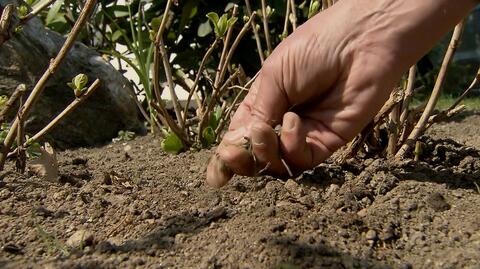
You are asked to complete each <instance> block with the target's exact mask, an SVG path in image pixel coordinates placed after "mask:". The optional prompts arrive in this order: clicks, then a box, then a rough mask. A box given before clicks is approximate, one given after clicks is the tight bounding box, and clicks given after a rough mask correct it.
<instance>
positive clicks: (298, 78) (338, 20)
mask: <svg viewBox="0 0 480 269" xmlns="http://www.w3.org/2000/svg"><path fill="white" fill-rule="evenodd" d="M462 1H463V3H461V4H458V3H457V4H452V2H453V1H450V0H426V1H417V0H403V1H395V0H375V1H361V0H349V1H346V0H344V1H340V2H338V3H337V4H335V5H334V6H333V7H331V8H330V9H328V10H326V11H324V12H322V13H320V14H319V15H317V16H315V17H313V18H312V19H311V20H309V21H307V22H306V23H305V24H304V25H302V26H301V27H299V28H298V29H297V31H295V32H294V33H293V34H292V35H291V36H289V37H288V38H287V39H286V40H285V41H284V42H282V43H281V44H280V45H279V46H278V47H277V48H276V49H275V50H274V52H273V53H272V55H271V56H270V57H269V58H268V59H267V61H266V62H265V64H264V66H263V67H262V69H261V71H260V74H259V76H258V78H257V79H256V81H255V82H254V84H253V85H252V87H251V89H250V91H249V93H248V95H247V96H246V98H245V100H244V101H243V102H242V103H241V104H240V106H239V108H238V110H237V112H236V113H235V115H234V116H233V118H232V121H231V124H230V126H229V130H228V132H227V133H226V134H225V136H224V138H223V140H222V142H221V144H220V145H219V147H218V148H217V153H216V155H215V156H214V158H212V161H211V162H210V164H209V167H208V170H207V182H208V183H209V184H210V185H212V186H217V187H219V186H223V185H224V184H226V182H227V181H228V180H229V179H230V177H231V176H232V173H235V174H240V175H255V174H256V173H258V172H259V171H260V170H262V169H264V170H266V172H267V173H268V174H272V175H276V176H283V175H285V174H286V173H287V169H286V166H285V165H284V164H283V162H285V163H286V164H287V166H288V167H289V168H290V169H292V170H293V171H295V172H301V171H304V170H306V169H309V168H312V167H314V166H316V165H318V164H319V163H321V162H322V161H324V160H325V159H326V158H328V157H329V156H330V155H331V154H332V153H333V152H334V151H335V150H337V149H338V148H339V147H341V146H343V145H344V144H346V143H347V142H348V141H350V140H351V139H352V138H353V137H354V136H355V135H357V134H358V133H359V132H360V131H361V130H362V128H364V126H365V125H366V124H367V123H368V122H369V121H370V120H371V119H372V118H373V117H374V115H375V114H376V113H377V112H378V110H379V109H380V107H381V106H382V105H383V103H384V102H385V101H386V99H387V98H388V96H389V93H390V91H391V90H392V89H393V87H394V86H395V85H396V83H398V81H399V79H400V77H401V76H402V74H403V72H404V71H405V70H407V69H408V67H409V66H410V65H411V64H413V63H414V62H415V61H416V60H418V59H419V58H420V57H421V56H422V55H423V54H424V53H425V52H426V51H428V49H429V48H430V47H431V46H433V44H434V43H435V42H436V41H437V40H439V39H440V38H441V37H442V35H443V34H445V33H446V32H447V31H448V30H449V29H451V28H452V27H453V26H454V25H455V23H457V22H458V21H459V20H460V18H461V17H462V16H464V15H465V14H466V13H467V12H468V11H469V10H470V9H471V8H473V6H474V3H475V2H474V1H471V0H462ZM445 12H446V13H448V14H446V15H445ZM407 17H408V20H407V19H405V18H407ZM278 124H280V125H281V126H282V127H281V131H280V133H279V135H277V133H276V132H275V130H274V127H275V126H277V125H278ZM265 168H266V169H265Z"/></svg>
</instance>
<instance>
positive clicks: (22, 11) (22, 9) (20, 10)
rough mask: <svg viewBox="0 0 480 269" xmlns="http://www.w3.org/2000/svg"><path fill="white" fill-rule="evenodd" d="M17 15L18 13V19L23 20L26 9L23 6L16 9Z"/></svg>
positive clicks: (26, 12)
mask: <svg viewBox="0 0 480 269" xmlns="http://www.w3.org/2000/svg"><path fill="white" fill-rule="evenodd" d="M17 13H18V17H20V18H23V17H25V16H27V14H28V7H27V6H25V5H21V6H19V7H17Z"/></svg>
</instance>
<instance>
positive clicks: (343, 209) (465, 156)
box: [0, 113, 480, 269]
mask: <svg viewBox="0 0 480 269" xmlns="http://www.w3.org/2000/svg"><path fill="white" fill-rule="evenodd" d="M470 114H471V115H468V116H466V117H464V118H460V119H458V120H456V121H454V122H449V123H445V124H441V125H438V126H435V127H434V128H433V129H432V130H430V131H429V138H424V142H425V145H426V147H425V150H424V153H423V155H422V156H421V161H420V162H418V163H415V162H412V161H406V162H403V163H395V164H391V163H388V162H386V161H384V160H373V159H363V160H356V161H355V160H354V161H350V162H348V163H347V164H345V165H342V166H338V165H335V164H329V163H325V164H322V165H320V166H319V167H318V168H316V169H314V170H312V171H308V172H306V173H305V174H304V175H302V176H301V177H300V178H298V179H296V180H288V181H280V180H277V179H273V178H270V177H259V178H245V177H235V178H234V179H233V181H232V182H231V183H230V184H229V185H227V186H226V187H225V188H223V189H220V190H215V189H212V188H210V187H208V186H206V184H205V182H204V173H205V171H204V168H205V166H206V162H207V160H208V158H209V156H210V154H211V153H212V151H207V150H205V151H201V152H193V153H183V154H180V155H178V156H172V155H167V154H165V153H163V152H162V151H161V150H160V147H159V141H158V140H157V139H155V138H153V137H150V136H146V137H140V138H137V139H135V140H134V141H130V142H126V143H114V144H110V145H107V146H104V147H101V148H92V149H76V150H68V151H64V152H60V153H59V154H58V159H59V164H60V181H61V182H60V183H58V182H46V181H42V180H41V179H39V178H36V177H34V176H29V175H21V174H17V173H15V172H12V171H13V169H12V168H11V167H10V168H9V169H8V170H9V171H8V172H7V173H6V174H5V175H4V177H3V183H1V187H0V268H402V269H408V268H469V269H478V268H480V209H479V205H480V194H479V192H480V187H479V185H480V152H479V150H480V140H479V139H478V135H477V134H478V132H479V126H480V116H479V115H478V114H476V113H470Z"/></svg>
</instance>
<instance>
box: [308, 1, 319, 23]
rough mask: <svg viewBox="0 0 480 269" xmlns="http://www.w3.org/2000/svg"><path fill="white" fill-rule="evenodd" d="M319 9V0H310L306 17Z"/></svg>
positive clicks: (311, 15) (313, 14)
mask: <svg viewBox="0 0 480 269" xmlns="http://www.w3.org/2000/svg"><path fill="white" fill-rule="evenodd" d="M319 10H320V2H319V1H318V0H312V1H311V2H310V7H309V9H308V18H309V19H310V18H311V17H313V16H315V15H316V14H317V13H318V11H319Z"/></svg>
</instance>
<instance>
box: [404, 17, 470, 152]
mask: <svg viewBox="0 0 480 269" xmlns="http://www.w3.org/2000/svg"><path fill="white" fill-rule="evenodd" d="M463 28H464V21H463V20H462V21H461V22H460V23H459V24H457V26H455V30H454V31H453V35H452V38H451V40H450V44H449V46H448V49H447V52H446V54H445V57H444V58H443V63H442V66H441V68H440V71H439V73H438V77H437V80H436V81H435V86H434V87H433V91H432V94H431V96H430V99H429V100H428V103H427V107H426V108H425V110H424V111H423V114H422V116H421V117H420V120H419V121H418V122H417V125H416V126H415V128H414V129H413V131H412V132H411V133H410V135H409V136H408V138H407V140H406V141H405V143H404V144H403V145H402V147H401V148H400V150H399V151H398V152H397V154H396V155H395V157H396V158H399V159H402V158H404V157H405V155H406V153H407V152H408V151H409V150H410V149H411V148H412V147H414V146H415V142H416V141H417V139H418V138H419V137H420V136H421V135H422V134H423V132H424V130H425V126H426V124H427V122H428V119H429V118H430V115H431V114H432V112H433V109H434V108H435V105H436V104H437V101H438V98H439V97H440V92H441V90H442V86H443V83H444V81H445V77H446V75H447V70H448V66H449V64H450V62H451V61H452V59H453V55H454V54H455V51H456V50H457V47H458V44H459V41H460V38H461V36H462V33H463Z"/></svg>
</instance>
